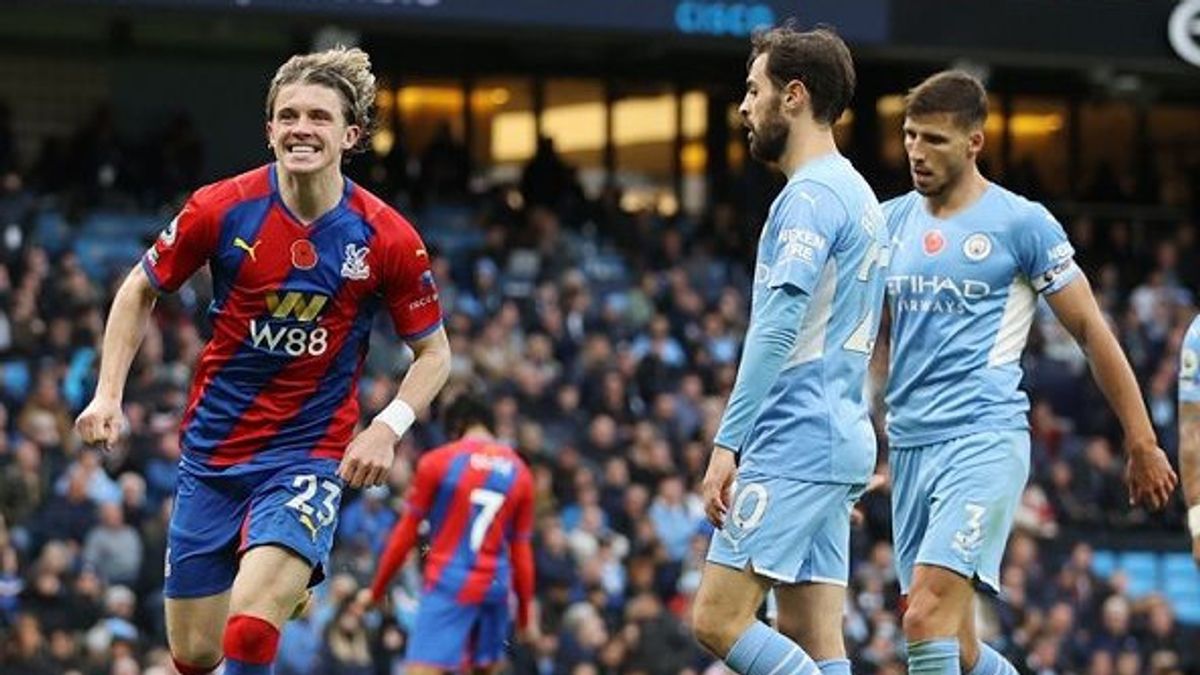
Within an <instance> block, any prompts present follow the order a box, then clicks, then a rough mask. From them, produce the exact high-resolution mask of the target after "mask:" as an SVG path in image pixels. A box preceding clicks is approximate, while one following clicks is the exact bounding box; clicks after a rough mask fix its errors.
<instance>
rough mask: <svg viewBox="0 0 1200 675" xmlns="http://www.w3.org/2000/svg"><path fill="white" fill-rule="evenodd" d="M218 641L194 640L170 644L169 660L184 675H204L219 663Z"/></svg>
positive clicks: (220, 655)
mask: <svg viewBox="0 0 1200 675" xmlns="http://www.w3.org/2000/svg"><path fill="white" fill-rule="evenodd" d="M222 657H223V654H222V652H221V643H220V641H194V642H190V643H187V644H172V645H171V660H172V661H173V662H174V663H175V669H176V670H178V671H179V672H180V673H183V674H184V675H206V674H207V673H211V672H213V671H214V670H216V669H217V666H219V665H221V659H222Z"/></svg>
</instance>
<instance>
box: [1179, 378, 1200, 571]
mask: <svg viewBox="0 0 1200 675" xmlns="http://www.w3.org/2000/svg"><path fill="white" fill-rule="evenodd" d="M1179 470H1180V473H1182V474H1183V496H1184V499H1185V500H1186V501H1187V504H1188V528H1189V530H1190V531H1191V532H1192V533H1193V534H1192V558H1194V559H1195V560H1196V562H1197V563H1200V536H1197V533H1198V532H1200V527H1193V526H1192V521H1193V520H1200V518H1193V517H1192V509H1194V508H1197V507H1198V506H1200V403H1194V402H1191V401H1181V402H1180V403H1179ZM1197 513H1200V509H1197ZM1198 525H1200V523H1198Z"/></svg>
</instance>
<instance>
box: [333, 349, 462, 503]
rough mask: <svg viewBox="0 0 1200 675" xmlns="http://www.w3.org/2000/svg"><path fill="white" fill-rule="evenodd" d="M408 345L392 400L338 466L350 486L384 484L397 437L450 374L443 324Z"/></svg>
mask: <svg viewBox="0 0 1200 675" xmlns="http://www.w3.org/2000/svg"><path fill="white" fill-rule="evenodd" d="M408 346H409V347H410V348H412V350H413V354H414V358H413V362H412V365H411V366H410V367H409V369H408V372H407V373H405V375H404V379H403V380H402V381H401V382H400V389H399V391H398V392H397V393H396V398H395V400H394V401H393V402H392V403H391V404H390V405H389V406H388V408H387V409H385V410H384V411H383V412H382V413H380V415H379V416H378V417H376V418H375V421H373V422H372V423H371V425H370V426H368V427H367V428H366V429H364V430H363V431H362V432H361V433H359V434H358V435H357V436H355V437H354V440H353V441H351V442H350V447H348V448H347V449H346V454H345V456H344V457H343V458H342V464H341V466H339V467H338V475H339V476H341V478H342V480H344V481H346V484H347V485H349V486H350V487H353V488H360V487H364V486H370V485H383V484H384V483H385V482H386V481H387V476H388V473H389V472H390V471H391V468H392V462H393V461H395V458H396V450H395V445H396V441H398V440H400V436H402V435H403V434H404V432H405V431H406V430H407V429H408V426H409V425H411V424H412V422H413V419H414V418H415V416H416V414H415V411H418V410H424V409H425V408H427V407H428V406H429V404H430V403H431V402H433V397H434V396H436V395H437V392H438V391H439V390H441V388H442V385H443V384H445V383H446V378H447V377H449V375H450V340H449V339H448V338H447V337H446V330H445V328H441V327H439V328H438V329H437V330H436V331H434V332H433V333H430V334H429V335H427V336H425V337H423V338H421V339H419V340H414V341H412V342H410V343H409V345H408Z"/></svg>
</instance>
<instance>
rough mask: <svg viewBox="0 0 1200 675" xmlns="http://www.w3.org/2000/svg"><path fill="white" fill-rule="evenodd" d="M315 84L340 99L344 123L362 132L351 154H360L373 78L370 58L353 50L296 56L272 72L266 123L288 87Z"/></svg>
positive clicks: (366, 134) (368, 137)
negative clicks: (327, 89)
mask: <svg viewBox="0 0 1200 675" xmlns="http://www.w3.org/2000/svg"><path fill="white" fill-rule="evenodd" d="M297 83H303V84H319V85H322V86H326V87H329V88H330V89H333V90H334V91H336V92H338V94H339V95H340V96H341V98H342V114H343V116H344V117H345V119H346V123H347V124H355V125H358V126H359V128H361V129H362V134H361V135H360V136H359V139H358V144H357V145H355V147H354V148H351V152H355V151H362V150H364V149H366V148H367V146H368V145H369V144H370V142H371V131H372V128H371V125H372V119H371V112H372V109H373V107H374V105H375V75H374V73H372V72H371V57H370V56H367V53H366V52H364V51H363V50H361V49H359V48H357V47H344V46H342V45H338V46H336V47H334V48H332V49H327V50H325V51H323V52H313V53H312V54H297V55H296V56H293V57H292V58H290V59H288V60H287V62H286V63H284V64H283V65H282V66H280V67H279V70H277V71H275V77H274V78H272V79H271V87H270V89H268V90H267V110H266V112H267V120H268V121H270V120H271V119H272V117H273V116H274V114H275V98H276V97H277V96H278V95H279V90H280V89H281V88H283V87H284V86H285V85H289V84H297Z"/></svg>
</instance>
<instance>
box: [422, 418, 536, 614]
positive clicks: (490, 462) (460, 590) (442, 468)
mask: <svg viewBox="0 0 1200 675" xmlns="http://www.w3.org/2000/svg"><path fill="white" fill-rule="evenodd" d="M407 506H408V509H409V510H410V513H412V514H413V515H414V516H415V517H418V518H424V519H425V520H427V521H428V522H429V553H428V555H427V556H426V558H425V588H426V589H427V590H434V589H436V590H438V591H441V592H443V593H447V594H450V595H453V596H454V597H456V598H457V599H458V600H459V602H464V603H475V602H483V601H485V600H486V601H496V600H501V599H504V598H506V597H508V593H509V591H510V589H511V587H512V576H513V569H512V557H511V555H510V543H511V542H514V541H529V539H530V538H531V537H532V536H533V478H532V476H531V474H530V473H529V469H528V468H526V466H525V463H524V461H522V460H521V458H520V457H518V456H517V453H516V452H514V451H513V450H512V449H511V448H509V447H507V446H504V445H501V444H499V443H494V442H487V441H483V440H477V439H464V440H461V441H458V442H457V443H452V444H450V445H447V446H443V447H441V448H438V449H437V450H434V451H432V452H430V453H429V454H427V455H425V456H424V457H422V458H421V460H420V462H419V463H418V465H417V475H416V477H415V478H414V479H413V486H412V490H411V492H410V494H409V498H408V504H407Z"/></svg>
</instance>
